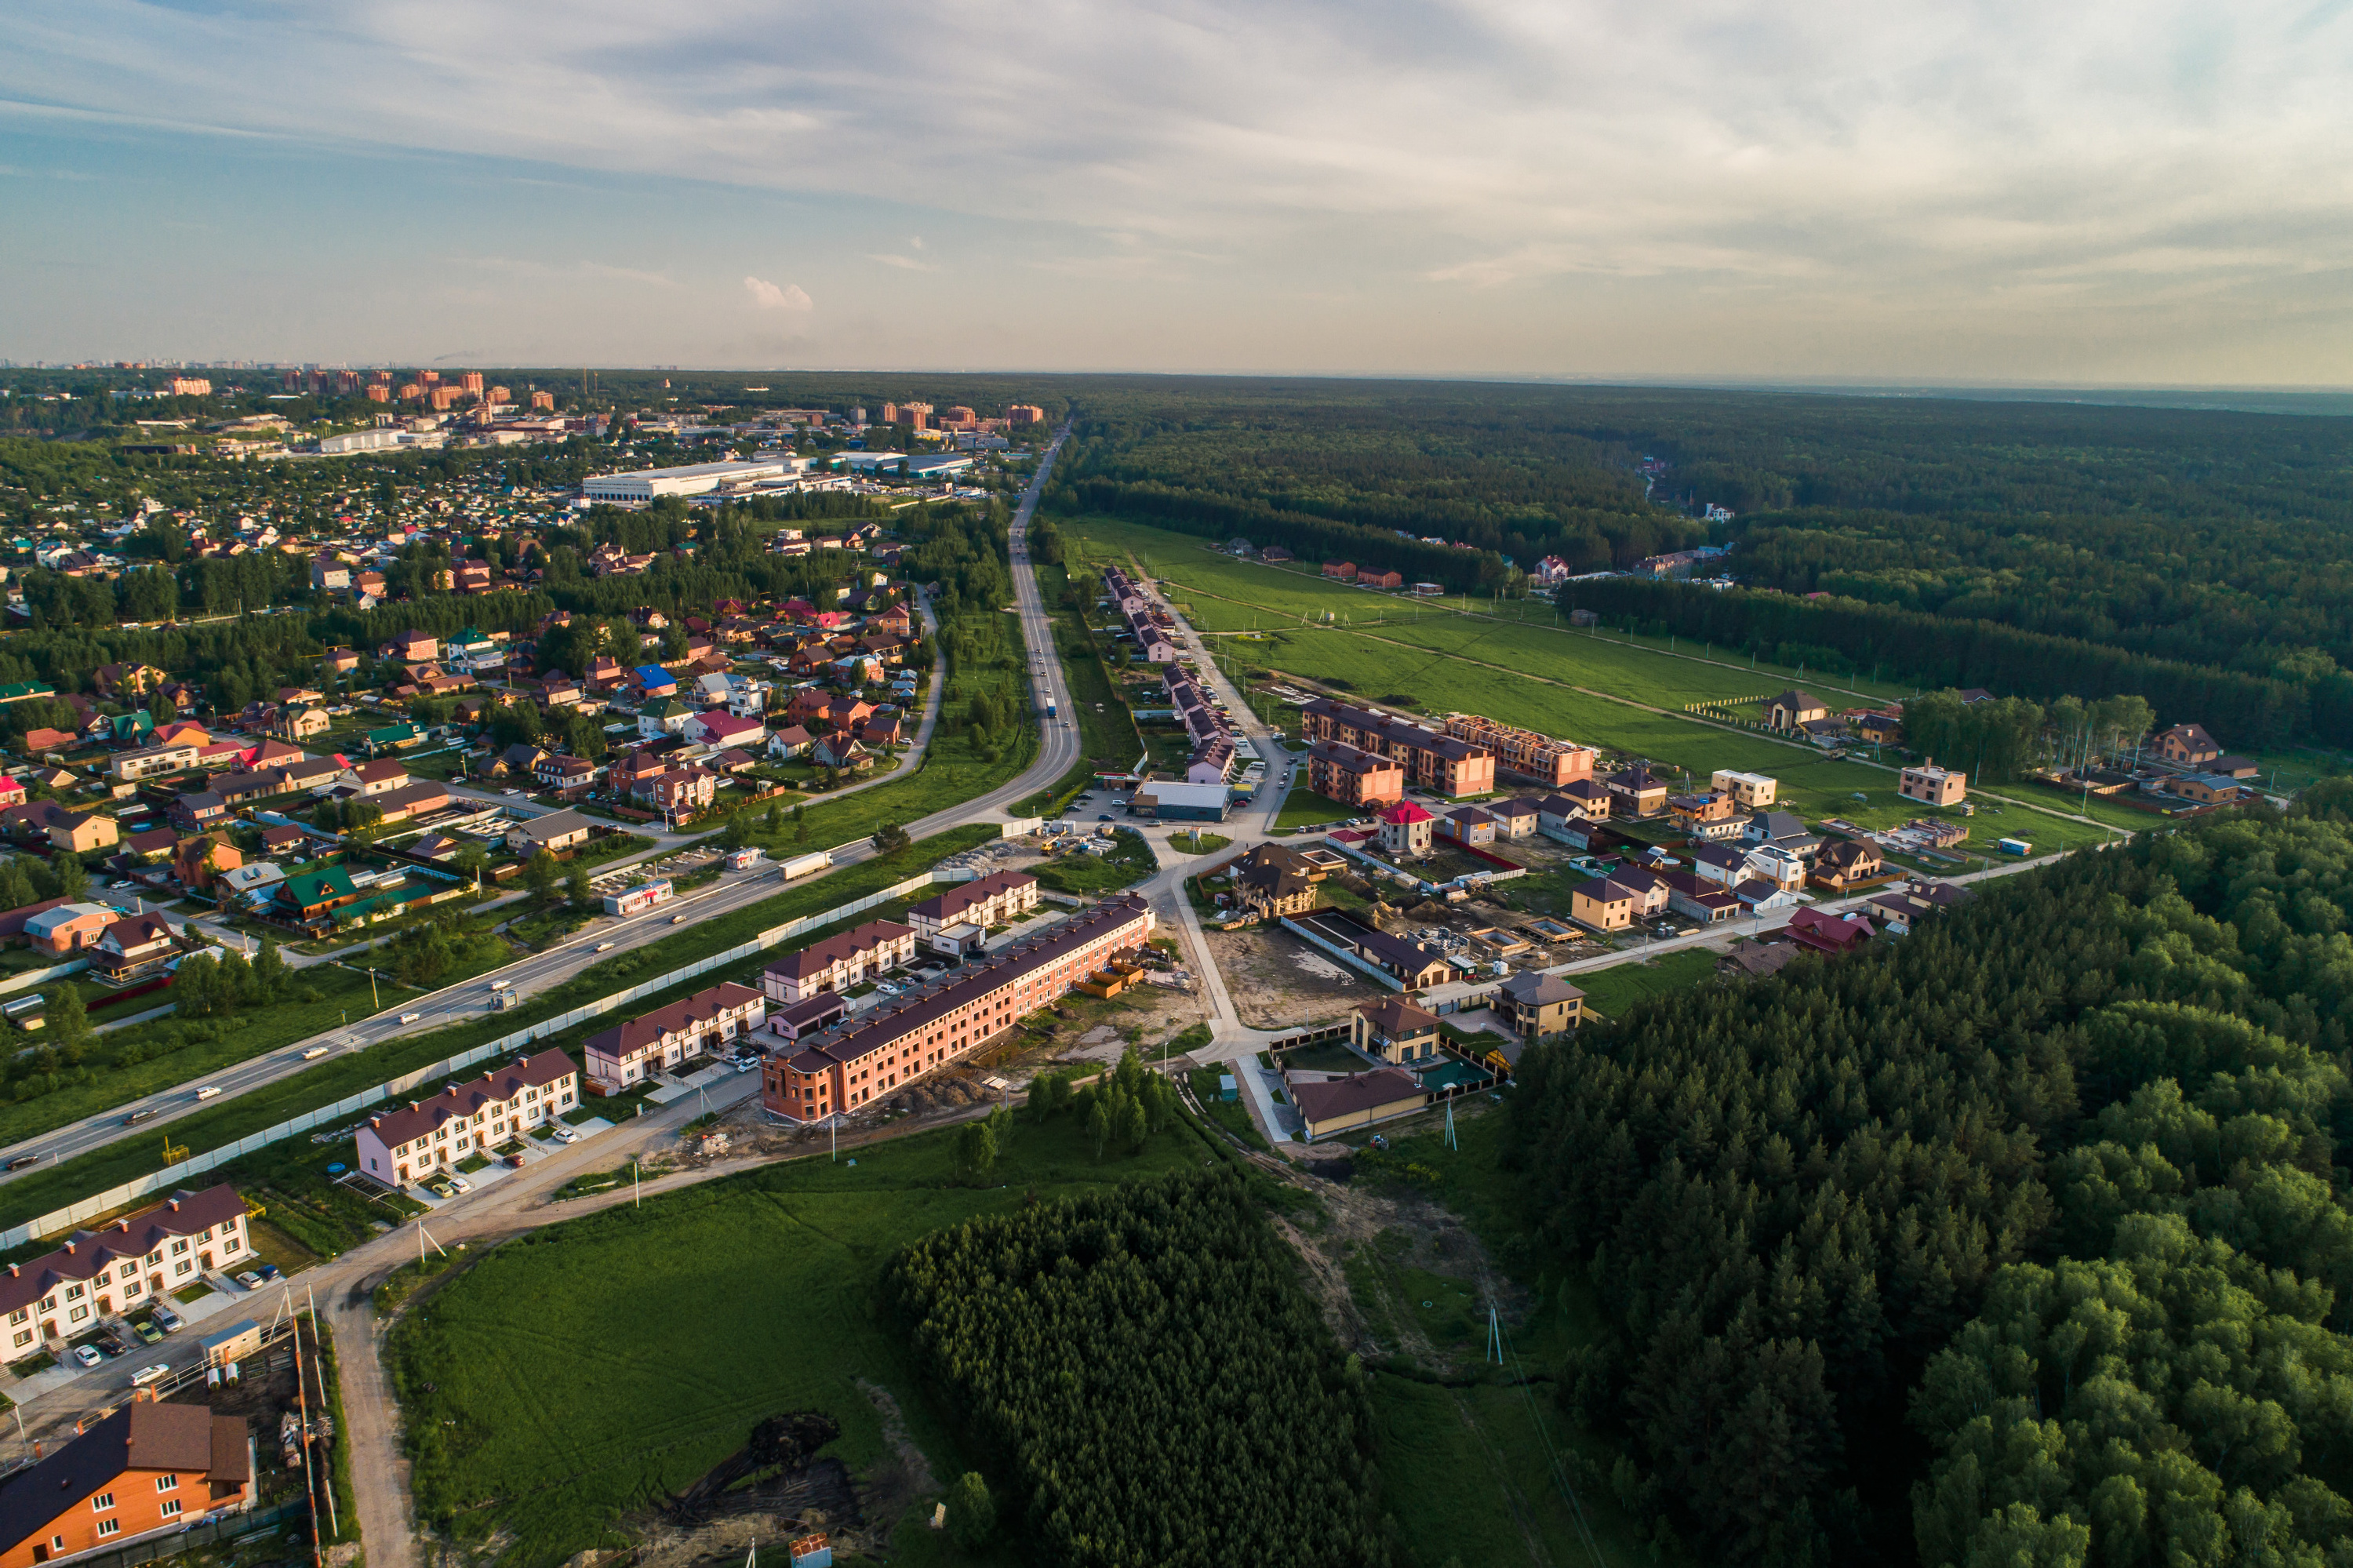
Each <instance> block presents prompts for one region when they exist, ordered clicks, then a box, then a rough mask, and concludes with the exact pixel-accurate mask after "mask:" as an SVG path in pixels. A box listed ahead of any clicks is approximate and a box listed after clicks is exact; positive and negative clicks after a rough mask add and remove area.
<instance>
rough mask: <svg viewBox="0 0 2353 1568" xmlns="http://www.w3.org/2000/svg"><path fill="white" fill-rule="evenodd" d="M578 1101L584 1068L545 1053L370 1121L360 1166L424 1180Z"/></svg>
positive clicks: (384, 1177) (557, 1053) (396, 1181)
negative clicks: (582, 1069) (581, 1068)
mask: <svg viewBox="0 0 2353 1568" xmlns="http://www.w3.org/2000/svg"><path fill="white" fill-rule="evenodd" d="M739 989H740V988H739ZM579 1098H580V1069H579V1068H577V1067H576V1066H575V1065H573V1062H572V1057H571V1056H570V1054H567V1053H565V1052H564V1051H561V1050H554V1049H551V1050H546V1051H542V1052H541V1053H540V1054H538V1055H536V1056H533V1057H530V1058H528V1059H527V1060H522V1061H517V1062H516V1063H514V1064H513V1065H511V1066H507V1067H502V1068H501V1069H499V1070H498V1071H497V1072H492V1073H484V1074H483V1075H481V1076H480V1077H479V1078H476V1079H474V1080H473V1081H472V1082H470V1083H465V1084H459V1085H458V1086H455V1087H452V1088H447V1089H444V1090H442V1091H441V1092H440V1093H439V1094H438V1095H435V1096H434V1097H432V1098H431V1099H429V1100H423V1101H418V1100H411V1101H409V1102H408V1104H407V1106H406V1107H405V1108H403V1109H400V1110H395V1111H387V1112H385V1113H384V1114H383V1115H381V1116H372V1117H370V1118H368V1119H367V1121H366V1123H365V1124H364V1125H363V1126H362V1127H361V1128H360V1129H359V1133H358V1155H357V1159H358V1160H359V1168H360V1169H361V1170H362V1171H364V1172H366V1173H367V1174H368V1175H370V1176H372V1177H374V1178H375V1180H377V1181H382V1182H384V1183H385V1184H386V1185H388V1186H395V1187H397V1186H402V1185H405V1184H406V1183H407V1182H409V1181H422V1180H424V1179H425V1178H426V1177H427V1175H430V1174H432V1173H434V1172H437V1171H446V1170H448V1168H449V1167H451V1166H453V1165H456V1164H458V1163H459V1161H461V1160H466V1159H468V1158H470V1156H472V1155H473V1154H475V1153H477V1152H484V1151H487V1150H492V1149H495V1148H497V1147H498V1146H499V1145H500V1144H501V1143H504V1142H506V1141H507V1140H508V1139H514V1138H521V1137H522V1136H524V1135H525V1134H526V1133H528V1132H530V1131H531V1129H532V1128H535V1127H539V1126H542V1125H543V1124H544V1123H547V1122H550V1121H553V1120H554V1119H555V1118H557V1117H559V1116H562V1115H563V1114H564V1113H565V1112H566V1111H568V1110H571V1109H573V1108H575V1107H576V1106H577V1105H578V1104H579Z"/></svg>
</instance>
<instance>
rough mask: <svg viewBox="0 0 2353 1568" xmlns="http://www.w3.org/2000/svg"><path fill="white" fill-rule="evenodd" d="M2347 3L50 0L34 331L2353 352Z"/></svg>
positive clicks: (1919, 371) (29, 154)
mask: <svg viewBox="0 0 2353 1568" xmlns="http://www.w3.org/2000/svg"><path fill="white" fill-rule="evenodd" d="M2348 80H2353V6H2348V4H2344V3H2336V4H2271V3H2268V0H2232V4H2230V5H2215V4H2212V3H2211V0H2206V3H2201V4H2197V5H2190V4H2178V3H2173V0H2132V3H2110V0H2073V3H2071V4H2067V5H2053V4H2052V3H2051V0H1991V3H1976V4H1972V3H1970V0H1944V3H1940V4H1936V5H1924V4H1907V3H1903V0H1871V3H1867V4H1850V3H1846V0H1805V3H1802V4H1795V3H1791V4H1783V3H1748V4H1738V3H1733V0H1611V3H1595V0H1541V3H1522V0H1458V3H1454V4H1400V3H1397V0H1351V3H1350V4H1346V5H1338V4H1333V5H1312V4H1292V3H1285V0H1238V3H1234V4H1198V3H1197V4H1187V3H1165V4H1157V5H1133V4H1120V3H1117V0H1092V3H1089V4H1063V3H1060V0H1021V3H1020V4H1017V5H962V6H929V5H902V4H896V3H892V0H881V3H877V4H867V5H857V6H845V5H839V4H824V5H815V4H757V5H754V4H744V3H741V0H695V3H694V4H691V5H648V4H645V3H644V0H630V3H628V4H613V3H609V0H564V3H563V4H561V5H554V4H543V3H539V0H465V3H463V4H456V3H450V0H368V3H366V4H345V3H342V0H300V3H286V4H280V3H276V0H169V3H163V0H15V3H13V4H12V5H9V6H8V8H7V15H6V17H5V21H0V357H5V358H8V359H12V360H15V361H16V362H18V363H29V362H31V361H35V360H43V359H46V360H50V361H56V360H60V359H75V358H105V359H121V358H133V357H155V358H192V359H212V358H224V357H240V358H258V359H276V360H301V361H311V362H319V363H327V364H336V363H350V364H354V365H359V364H403V365H407V364H415V365H420V366H463V365H469V364H473V365H485V366H501V365H513V366H571V365H600V366H642V365H670V364H676V365H683V366H712V367H719V366H745V367H760V368H775V369H786V368H822V367H835V366H840V367H851V366H856V367H907V368H915V367H923V368H934V369H942V370H982V369H1041V370H1042V369H1069V370H1166V371H1235V372H1248V371H1267V372H1278V373H1302V372H1306V373H1333V374H1377V375H1434V376H1563V377H1572V378H1574V377H1589V378H1597V379H1619V378H1632V379H1641V378H1684V379H1706V378H1710V377H1737V378H1741V379H1747V380H1754V379H1758V378H1764V379H1772V378H1790V379H1808V378H1827V379H1831V380H1838V379H1852V380H1858V381H1866V382H1867V381H1873V380H1880V381H1903V382H1924V383H1936V382H1954V383H1969V384H1978V385H1982V384H1987V383H1996V384H2005V385H2007V384H2019V385H2031V384H2045V385H2083V386H2136V385H2162V386H2184V387H2200V386H2286V387H2304V386H2311V387H2336V386H2345V385H2348V384H2353V245H2348V239H2353V157H2348V155H2347V150H2348V148H2353V93H2348V92H2347V91H2346V90H2345V84H2346V83H2347V82H2348Z"/></svg>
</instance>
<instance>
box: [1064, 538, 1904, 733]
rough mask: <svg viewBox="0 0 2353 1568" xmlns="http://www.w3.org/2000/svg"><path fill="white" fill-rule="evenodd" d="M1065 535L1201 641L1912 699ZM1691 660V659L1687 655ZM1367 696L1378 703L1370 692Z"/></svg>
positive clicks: (1496, 612)
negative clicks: (1538, 664)
mask: <svg viewBox="0 0 2353 1568" xmlns="http://www.w3.org/2000/svg"><path fill="white" fill-rule="evenodd" d="M1068 536H1071V537H1076V538H1079V539H1081V540H1082V541H1083V544H1082V548H1084V549H1086V550H1087V551H1088V552H1089V553H1090V554H1091V555H1092V556H1106V555H1110V554H1112V553H1113V552H1115V551H1116V552H1124V553H1132V554H1133V555H1134V556H1135V558H1136V559H1137V560H1138V561H1140V562H1142V563H1143V564H1144V565H1145V567H1147V568H1148V569H1149V570H1150V571H1151V572H1152V573H1153V575H1154V576H1155V577H1166V578H1167V579H1168V580H1169V581H1170V582H1171V583H1172V584H1174V585H1176V587H1173V588H1170V589H1168V590H1167V591H1168V592H1169V595H1170V598H1171V599H1172V602H1176V603H1177V604H1178V607H1179V608H1180V609H1184V611H1185V615H1186V619H1187V620H1190V621H1192V623H1193V624H1194V626H1195V627H1197V628H1198V629H1199V630H1203V631H1249V630H1260V631H1277V630H1286V629H1293V630H1295V629H1298V628H1300V627H1302V626H1303V625H1304V624H1306V623H1308V622H1314V621H1320V620H1322V618H1323V617H1324V616H1325V615H1327V614H1328V615H1330V616H1332V617H1334V618H1335V620H1334V624H1335V625H1338V626H1342V627H1345V628H1353V629H1355V630H1366V629H1367V628H1371V627H1375V626H1377V627H1378V628H1379V629H1380V630H1381V632H1382V634H1383V635H1385V636H1388V637H1393V638H1395V639H1397V640H1398V641H1405V642H1415V643H1420V644H1422V645H1424V646H1429V647H1431V648H1434V649H1441V650H1447V651H1451V650H1452V649H1453V648H1454V647H1456V646H1459V645H1461V644H1466V643H1470V642H1473V641H1476V642H1479V643H1480V644H1481V645H1482V646H1483V647H1496V648H1505V649H1509V650H1512V651H1513V652H1524V653H1525V654H1526V655H1528V656H1529V657H1532V658H1534V659H1536V660H1539V661H1542V662H1543V667H1542V668H1540V669H1539V671H1538V673H1545V674H1554V673H1556V672H1555V671H1554V670H1553V668H1551V665H1552V664H1553V663H1555V662H1561V661H1571V662H1573V665H1572V667H1574V668H1576V669H1577V670H1579V671H1582V672H1586V673H1589V675H1590V676H1591V677H1592V678H1589V679H1583V678H1581V679H1579V680H1578V682H1577V683H1578V684H1580V685H1588V686H1593V687H1595V688H1597V689H1599V690H1603V691H1611V692H1620V693H1621V694H1626V695H1635V696H1640V697H1641V699H1642V700H1643V701H1646V702H1652V703H1656V704H1658V705H1660V706H1662V707H1663V706H1677V705H1681V704H1682V703H1685V702H1699V701H1703V700H1711V699H1713V700H1723V699H1726V698H1738V697H1747V696H1764V695H1769V694H1772V693H1774V692H1778V691H1779V690H1780V689H1781V688H1783V687H1784V686H1788V685H1791V684H1797V683H1803V684H1804V685H1806V686H1807V687H1808V688H1809V689H1810V690H1812V691H1814V692H1815V693H1816V694H1819V695H1821V696H1825V697H1829V696H1833V695H1835V696H1842V697H1847V698H1851V699H1852V702H1854V703H1855V704H1857V705H1860V704H1862V702H1864V701H1867V700H1869V701H1893V700H1898V699H1901V698H1903V697H1905V696H1908V695H1910V694H1912V693H1913V691H1914V690H1915V688H1914V687H1912V686H1909V685H1906V684H1905V683H1900V682H1895V681H1880V682H1873V681H1870V680H1856V679H1848V678H1826V677H1824V676H1823V675H1822V674H1821V673H1820V672H1806V673H1800V672H1799V671H1797V670H1793V669H1788V668H1786V667H1783V666H1778V665H1774V664H1769V663H1761V662H1752V661H1750V660H1747V659H1746V658H1741V657H1738V656H1736V655H1731V654H1727V653H1725V652H1724V651H1723V650H1720V649H1719V650H1713V651H1711V650H1708V649H1706V648H1704V646H1694V645H1693V644H1691V643H1688V642H1681V641H1675V642H1673V651H1672V652H1669V642H1670V641H1672V640H1652V639H1647V638H1643V639H1633V640H1630V639H1629V638H1628V637H1627V636H1626V634H1625V633H1624V632H1620V631H1610V632H1606V633H1600V634H1596V633H1594V632H1592V631H1588V630H1571V629H1570V628H1569V627H1568V626H1567V623H1566V622H1565V621H1563V620H1560V618H1559V617H1558V615H1557V613H1556V611H1555V610H1554V609H1552V607H1551V606H1550V605H1549V604H1548V603H1547V602H1546V601H1544V600H1541V599H1531V600H1519V601H1507V602H1505V603H1504V604H1503V605H1501V606H1499V607H1497V606H1490V605H1488V604H1486V603H1484V602H1483V601H1479V600H1472V601H1470V602H1469V604H1467V605H1466V604H1465V602H1464V601H1463V600H1461V599H1426V600H1414V599H1401V598H1398V596H1396V595H1393V594H1380V593H1373V592H1368V591H1367V590H1366V589H1363V588H1349V587H1345V586H1344V585H1342V584H1339V583H1335V582H1331V581H1329V580H1327V579H1325V578H1324V577H1321V576H1319V575H1317V567H1315V565H1314V564H1313V563H1309V564H1307V565H1304V566H1302V565H1300V564H1297V563H1293V564H1292V565H1289V566H1267V565H1265V564H1263V563H1261V562H1255V561H1242V560H1237V559H1235V558H1234V557H1232V556H1227V555H1224V554H1221V553H1219V551H1216V550H1213V549H1208V548H1205V547H1204V546H1205V544H1206V541H1204V540H1201V539H1197V538H1194V537H1193V536H1191V535H1185V534H1175V533H1169V532H1167V531H1165V530H1162V529H1158V528H1152V527H1147V526H1145V525H1143V524H1134V523H1125V522H1121V521H1119V520H1116V519H1113V518H1107V517H1085V518H1082V519H1080V520H1078V521H1077V522H1075V523H1072V524H1069V525H1068ZM1694 654H1698V655H1701V657H1699V658H1693V657H1690V655H1694ZM1482 656H1483V655H1482ZM1675 666H1683V668H1681V669H1677V668H1675ZM1382 690H1384V691H1387V690H1409V688H1405V687H1383V688H1382ZM1675 692H1687V693H1688V694H1686V695H1680V696H1674V697H1673V698H1672V701H1670V700H1669V694H1672V693H1675ZM1367 694H1368V695H1377V694H1378V693H1377V692H1372V691H1370V689H1369V688H1368V689H1367Z"/></svg>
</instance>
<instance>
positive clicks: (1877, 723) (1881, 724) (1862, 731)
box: [1844, 708, 1904, 746]
mask: <svg viewBox="0 0 2353 1568" xmlns="http://www.w3.org/2000/svg"><path fill="white" fill-rule="evenodd" d="M1844 716H1845V718H1846V727H1847V729H1848V731H1849V732H1850V733H1851V734H1852V735H1853V736H1855V738H1856V739H1858V740H1867V741H1870V742H1871V743H1872V744H1873V745H1874V746H1894V744H1896V743H1897V742H1898V741H1900V740H1902V739H1903V738H1904V715H1902V714H1900V713H1889V712H1887V711H1885V710H1883V709H1880V708H1862V709H1860V710H1858V711H1856V712H1853V713H1850V714H1847V715H1844Z"/></svg>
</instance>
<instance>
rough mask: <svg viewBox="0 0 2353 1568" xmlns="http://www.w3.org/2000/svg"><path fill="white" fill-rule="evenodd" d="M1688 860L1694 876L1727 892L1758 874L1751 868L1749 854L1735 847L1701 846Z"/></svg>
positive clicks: (1721, 845)
mask: <svg viewBox="0 0 2353 1568" xmlns="http://www.w3.org/2000/svg"><path fill="white" fill-rule="evenodd" d="M1686 858H1687V859H1689V860H1690V862H1691V867H1692V874H1693V875H1694V876H1695V877H1697V878H1698V879H1699V880H1700V881H1702V882H1704V883H1709V884H1712V885H1715V886H1716V887H1719V888H1723V889H1725V890H1726V891H1729V890H1731V889H1733V888H1736V887H1738V886H1739V885H1741V884H1742V883H1743V882H1746V881H1747V880H1748V878H1750V877H1751V876H1753V875H1755V874H1756V873H1755V872H1754V871H1752V870H1751V869H1750V868H1749V864H1748V853H1747V852H1746V850H1743V849H1740V848H1737V847H1734V846H1727V845H1724V844H1701V845H1699V846H1698V847H1696V848H1694V850H1693V851H1692V852H1691V853H1690V854H1689V855H1688V856H1687V857H1686Z"/></svg>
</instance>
